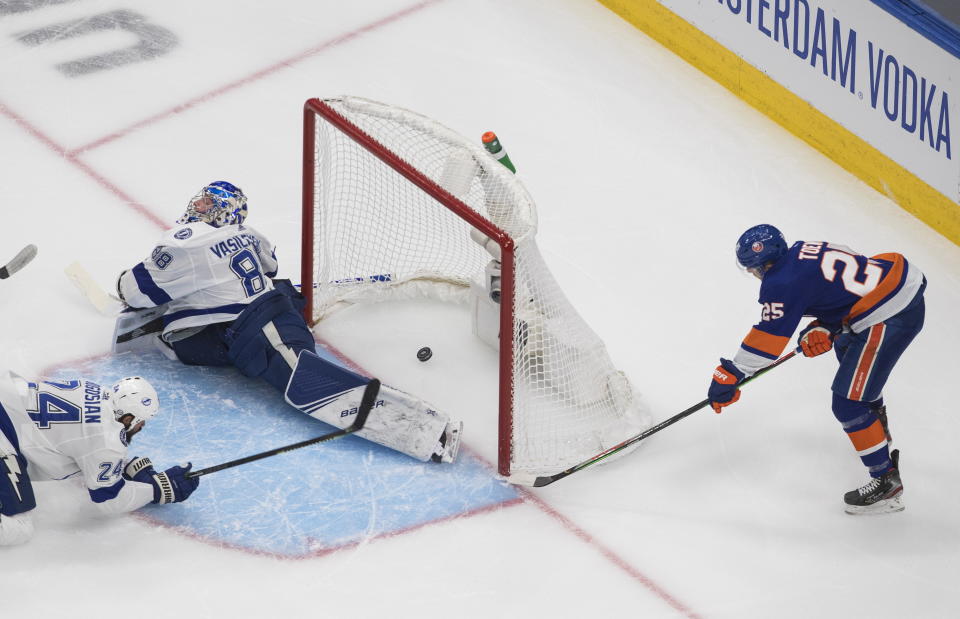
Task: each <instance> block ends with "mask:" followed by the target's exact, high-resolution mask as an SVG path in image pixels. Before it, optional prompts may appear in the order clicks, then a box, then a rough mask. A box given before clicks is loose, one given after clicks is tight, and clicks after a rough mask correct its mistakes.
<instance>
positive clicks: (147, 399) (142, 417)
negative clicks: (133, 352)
mask: <svg viewBox="0 0 960 619" xmlns="http://www.w3.org/2000/svg"><path fill="white" fill-rule="evenodd" d="M110 399H111V401H112V402H113V415H114V417H116V419H117V421H120V418H121V417H123V416H124V415H133V421H132V422H130V427H131V428H132V427H134V426H136V425H137V424H138V423H140V422H141V421H149V420H150V419H152V418H153V416H154V415H156V414H157V412H159V411H160V398H158V397H157V391H156V389H154V388H153V386H152V385H151V384H150V383H149V382H148V381H147V379H146V378H141V377H140V376H130V377H128V378H121V379H120V381H119V382H118V383H117V384H116V385H114V386H113V395H112V396H111V397H110Z"/></svg>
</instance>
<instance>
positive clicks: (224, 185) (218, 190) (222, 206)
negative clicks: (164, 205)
mask: <svg viewBox="0 0 960 619" xmlns="http://www.w3.org/2000/svg"><path fill="white" fill-rule="evenodd" d="M246 218H247V196H245V195H243V191H241V189H240V188H239V187H237V186H236V185H233V184H231V183H228V182H226V181H216V182H213V183H210V184H209V185H207V186H206V187H204V188H203V189H201V190H200V191H199V192H197V194H196V195H195V196H193V198H191V199H190V202H189V203H188V204H187V210H186V212H185V213H184V214H183V217H181V218H180V219H178V220H177V223H178V224H192V223H197V222H204V223H207V224H210V225H211V226H213V227H214V228H220V227H222V226H230V225H233V224H241V223H243V220H244V219H246Z"/></svg>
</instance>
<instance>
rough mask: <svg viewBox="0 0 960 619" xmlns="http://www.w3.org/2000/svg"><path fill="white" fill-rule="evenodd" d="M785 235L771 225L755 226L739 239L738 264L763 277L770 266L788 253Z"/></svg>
mask: <svg viewBox="0 0 960 619" xmlns="http://www.w3.org/2000/svg"><path fill="white" fill-rule="evenodd" d="M787 249H789V248H788V247H787V240H786V239H785V238H783V233H782V232H780V231H779V230H777V229H776V228H775V227H773V226H771V225H770V224H760V225H759V226H753V227H752V228H749V229H748V230H747V231H746V232H744V233H743V234H741V235H740V238H739V239H737V262H738V263H739V264H740V266H741V267H743V268H744V269H746V270H748V271H750V272H751V273H753V274H754V275H756V276H757V277H763V274H764V272H766V270H767V268H768V265H769V264H771V263H773V262H776V261H777V260H779V259H780V258H782V257H783V256H784V254H786V253H787Z"/></svg>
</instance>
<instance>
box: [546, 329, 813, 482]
mask: <svg viewBox="0 0 960 619" xmlns="http://www.w3.org/2000/svg"><path fill="white" fill-rule="evenodd" d="M799 352H800V348H799V347H798V348H795V349H794V350H791V351H790V352H788V353H787V354H785V355H784V356H782V357H780V358H779V359H777V360H776V361H774V362H773V363H771V364H770V365H768V366H767V367H765V368H763V369H762V370H760V371H758V372H757V373H755V374H754V375H753V376H751V377H749V378H747V379H745V380H744V381H743V382H742V383H740V385H738V387H742V386H743V385H746V384H747V383H749V382H751V381H753V380H755V379H757V378H759V377H760V376H763V375H764V374H766V373H767V372H769V371H770V370H772V369H773V368H775V367H777V366H778V365H780V364H781V363H783V362H784V361H787V360H788V359H791V358H793V357H795V356H796V355H797V353H799ZM709 404H710V400H709V399H705V400H702V401H700V402H698V403H696V404H694V405H693V406H691V407H690V408H688V409H686V410H685V411H682V412H680V413H677V414H676V415H674V416H673V417H670V418H669V419H665V420H663V421H661V422H660V423H658V424H657V425H655V426H653V427H652V428H647V429H646V430H644V431H643V432H641V433H640V434H638V435H636V436H634V437H631V438H628V439H627V440H625V441H623V442H622V443H620V444H618V445H614V446H613V447H611V448H610V449H608V450H606V451H604V452H603V453H600V454H597V455H596V456H594V457H592V458H590V459H589V460H585V461H583V462H581V463H580V464H577V465H574V466H572V467H570V468H568V469H566V470H565V471H561V472H559V473H556V474H555V475H545V476H542V477H537V478H536V480H534V482H533V486H534V487H537V488H540V487H543V486H546V485H548V484H552V483H553V482H555V481H557V480H559V479H563V478H564V477H566V476H567V475H572V474H574V473H576V472H577V471H580V470H583V469H585V468H587V467H588V466H591V465H593V464H596V463H598V462H600V461H602V460H605V459H606V458H609V457H610V456H612V455H614V454H615V453H617V452H619V451H622V450H624V449H626V448H627V447H629V446H630V445H633V444H634V443H637V442H639V441H642V440H643V439H645V438H647V437H649V436H651V435H653V434H656V433H657V432H659V431H660V430H663V429H664V428H667V427H669V426H672V425H673V424H675V423H677V422H678V421H680V420H681V419H684V418H685V417H689V416H690V415H692V414H693V413H695V412H697V411H698V410H700V409H702V408H706V407H707V406H708V405H709Z"/></svg>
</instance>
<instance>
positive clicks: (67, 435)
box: [0, 371, 153, 513]
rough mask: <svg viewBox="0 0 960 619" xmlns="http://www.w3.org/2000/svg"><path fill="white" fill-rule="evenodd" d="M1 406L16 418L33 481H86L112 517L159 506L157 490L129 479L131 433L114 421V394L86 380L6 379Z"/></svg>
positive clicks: (0, 384)
mask: <svg viewBox="0 0 960 619" xmlns="http://www.w3.org/2000/svg"><path fill="white" fill-rule="evenodd" d="M0 402H2V404H3V408H4V410H6V411H7V415H8V416H9V417H10V420H11V422H12V423H13V425H14V430H15V431H16V433H17V438H18V440H19V442H20V453H21V454H22V455H23V456H24V457H25V458H26V459H27V472H28V473H29V475H30V479H31V480H32V481H45V480H51V479H66V478H68V477H74V476H76V475H80V476H81V477H82V479H83V483H84V484H85V485H86V487H87V490H88V492H89V493H90V499H91V500H92V501H93V502H94V503H97V504H98V505H99V507H100V508H101V510H102V511H104V512H107V513H123V512H128V511H132V510H135V509H138V508H140V507H143V506H144V505H146V504H147V503H149V502H150V501H152V500H153V486H152V485H150V484H145V483H140V482H135V481H129V480H124V479H123V467H124V465H125V464H126V460H127V437H126V430H125V429H124V427H123V424H121V423H120V422H119V421H117V420H116V419H115V418H114V414H113V406H112V404H111V403H110V400H109V390H104V389H102V388H101V387H100V385H98V384H96V383H94V382H92V381H89V380H85V379H76V380H67V381H39V382H35V383H34V382H28V381H27V380H25V379H23V378H21V377H20V376H18V375H16V374H14V373H13V372H9V371H5V372H2V373H0Z"/></svg>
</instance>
